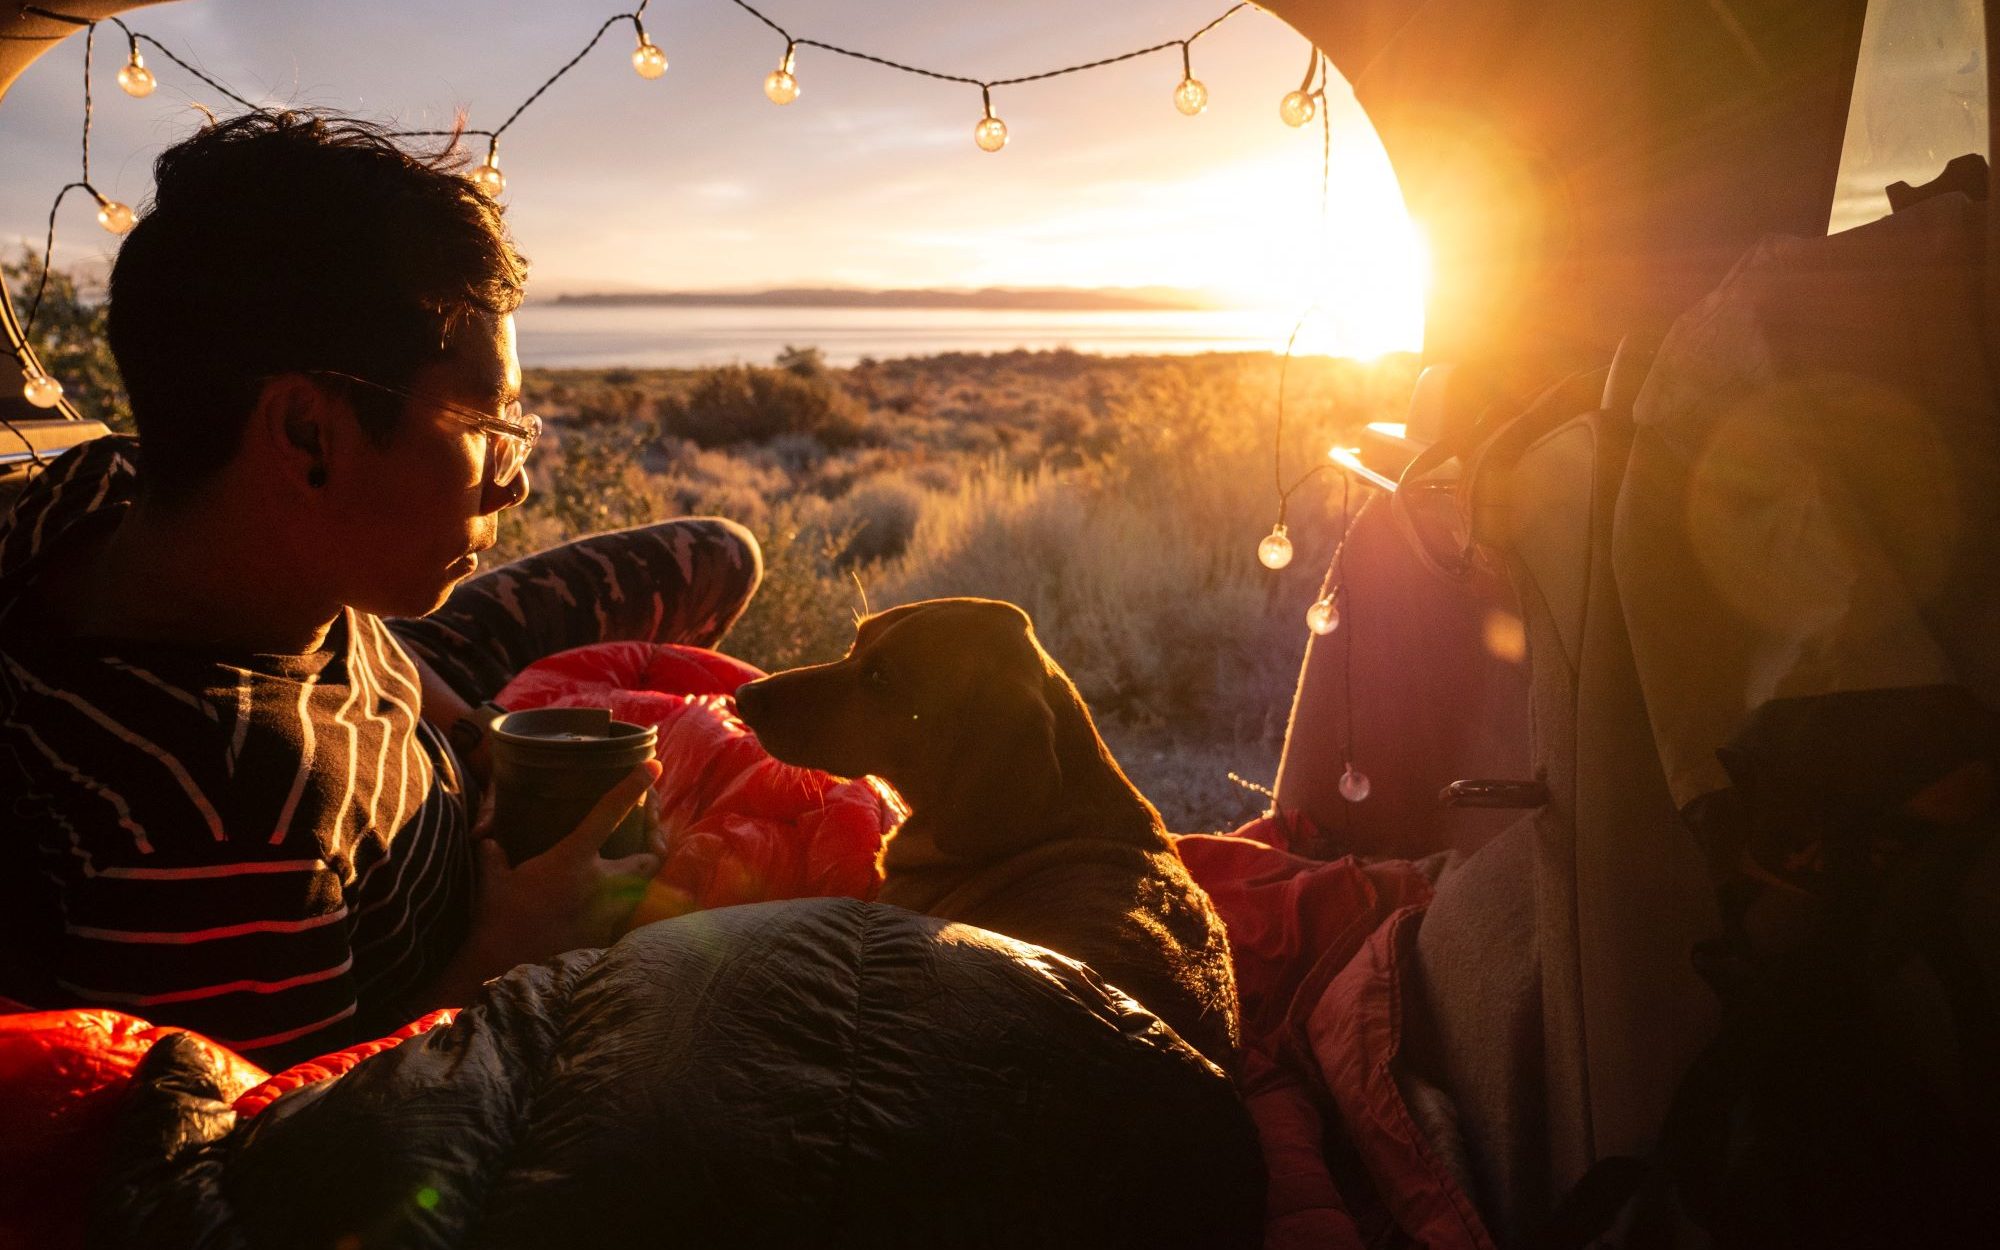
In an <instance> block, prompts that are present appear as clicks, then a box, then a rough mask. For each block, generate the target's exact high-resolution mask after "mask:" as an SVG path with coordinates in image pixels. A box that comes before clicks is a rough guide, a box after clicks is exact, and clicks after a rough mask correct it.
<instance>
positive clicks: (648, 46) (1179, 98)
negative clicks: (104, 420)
mask: <svg viewBox="0 0 2000 1250" xmlns="http://www.w3.org/2000/svg"><path fill="white" fill-rule="evenodd" d="M730 2H731V3H733V4H735V5H736V7H738V8H740V9H742V10H744V11H745V12H747V13H749V14H751V15H752V16H754V17H755V18H757V19H758V20H759V21H761V22H763V23H764V24H765V25H766V26H769V27H770V28H771V29H773V30H775V31H777V32H778V33H779V34H780V35H783V36H784V38H785V56H784V59H783V60H782V61H781V62H780V63H779V66H778V68H777V69H776V70H773V71H772V72H771V73H770V74H767V75H766V76H765V79H764V93H765V95H766V96H767V97H768V98H769V99H770V100H771V101H772V102H773V103H776V104H781V105H783V104H790V103H792V102H793V101H795V100H796V99H798V96H799V84H798V79H797V77H796V76H795V74H794V62H795V59H796V55H797V49H798V48H799V47H800V46H811V47H816V48H820V49H823V50H825V51H827V52H831V53H835V54H837V55H840V56H846V57H852V58H854V59H856V60H863V61H868V62H871V63H873V64H876V65H881V66H885V67H887V68H889V69H894V70H899V71H902V72H904V73H909V74H917V75H920V76H923V77H927V78H934V79H939V80H943V81H948V82H959V83H967V84H970V85H973V86H977V87H978V88H979V89H980V93H981V97H982V101H983V103H984V110H983V112H984V115H983V116H982V117H981V118H980V119H979V121H978V123H977V124H976V125H975V126H974V128H973V141H974V142H975V143H976V144H977V145H978V146H979V148H980V149H981V150H982V151H986V152H998V151H1000V150H1001V149H1002V148H1004V147H1005V146H1006V145H1007V139H1008V134H1007V124H1006V123H1005V122H1004V121H1002V120H1001V119H1000V118H999V117H998V116H997V115H996V114H995V113H994V112H993V99H992V88H994V87H996V86H1011V85H1015V84H1020V83H1028V82H1038V81H1040V80H1042V79H1045V78H1055V77H1060V76H1062V75H1066V74H1074V73H1080V72H1082V71H1084V70H1089V69H1096V68H1099V67H1101V66H1106V65H1114V64H1117V63H1119V62H1122V61H1128V60H1132V59H1133V58H1135V57H1141V56H1148V55H1151V54H1152V53H1155V52H1163V51H1165V50H1167V49H1169V48H1174V47H1178V48H1179V49H1180V50H1181V69H1182V77H1181V81H1180V83H1179V84H1178V85H1177V86H1176V87H1175V89H1174V107H1175V108H1177V109H1179V110H1180V111H1181V112H1182V113H1185V114H1187V115H1188V116H1195V115H1197V114H1199V113H1201V112H1202V111H1203V110H1205V109H1206V108H1207V107H1208V88H1207V87H1206V86H1204V85H1203V84H1202V83H1201V81H1200V80H1199V79H1197V78H1195V77H1194V74H1193V70H1192V67H1191V59H1190V53H1189V47H1190V45H1191V44H1193V42H1194V41H1195V40H1197V39H1199V38H1201V37H1202V36H1203V35H1206V34H1207V33H1208V32H1209V31H1211V30H1214V29H1215V28H1216V27H1217V26H1219V25H1221V24H1222V23H1223V22H1224V21H1226V20H1228V19H1229V18H1230V17H1233V16H1234V15H1235V14H1236V13H1237V12H1238V11H1239V10H1242V9H1254V8H1256V7H1257V6H1256V5H1254V4H1250V3H1247V0H1245V2H1239V3H1236V4H1232V5H1230V6H1229V7H1228V8H1227V9H1225V10H1224V11H1223V12H1222V13H1221V14H1219V15H1218V16H1217V17H1215V18H1214V19H1213V20H1212V21H1210V22H1209V23H1208V24H1207V25H1205V26H1203V27H1202V28H1201V29H1200V30H1197V31H1195V32H1194V33H1193V34H1191V35H1189V36H1187V37H1186V38H1185V39H1175V40H1170V41H1168V42H1165V43H1158V44H1153V45H1151V46H1149V47H1144V48H1139V49H1136V50H1134V51H1131V52H1125V53H1121V54H1119V55H1117V56H1110V57H1103V58H1100V59H1098V60H1095V61H1087V62H1084V63H1081V64H1077V65H1068V66H1064V67H1062V68H1060V69H1053V70H1047V71H1044V72H1042V73H1038V74H1026V75H1022V76H1020V77H1016V78H1001V79H993V80H990V81H986V80H980V79H976V78H968V77H965V76H963V75H957V74H942V73H938V72H936V71H933V70H928V69H922V68H919V67H917V66H914V65H905V64H902V63H900V62H897V61H892V60H889V59H887V58H885V57H879V56H874V55H871V54H869V53H866V52H857V51H854V50H852V49H849V48H842V47H839V46H836V45H834V44H830V43H825V42H822V41H820V40H816V39H800V38H794V37H793V36H792V35H791V34H790V33H789V32H787V31H786V30H785V29H784V28H783V27H781V26H779V25H778V24H777V23H776V22H774V21H772V20H771V19H770V18H769V17H767V16H765V15H764V14H763V13H761V12H759V11H758V10H757V9H756V8H755V7H754V6H752V5H751V4H750V3H748V0H730ZM650 3H651V0H639V4H638V5H637V7H635V8H634V9H633V11H632V12H630V13H617V14H613V15H612V16H611V17H609V18H607V19H605V21H604V22H603V24H602V25H600V26H599V27H598V29H597V33H596V34H595V35H593V36H592V37H591V39H590V42H588V43H586V44H585V45H584V46H583V49H582V51H580V52H578V53H577V54H576V55H575V56H573V57H571V58H570V59H569V60H568V61H567V62H566V63H564V64H563V65H562V66H561V67H560V68H559V69H557V70H556V71H555V73H553V74H551V75H550V76H549V77H548V78H547V79H546V80H544V81H543V82H542V84H541V85H540V86H538V87H537V88H536V89H535V90H534V92H533V93H531V94H530V95H529V96H528V97H527V99H525V100H523V101H522V102H521V103H520V104H519V105H518V106H516V108H515V109H514V111H513V112H512V113H510V114H509V115H508V116H507V118H506V120H505V121H503V122H501V123H500V125H499V126H497V127H495V128H493V129H491V130H474V129H470V128H460V129H455V130H451V131H430V130H406V131H393V132H390V133H391V134H392V135H393V136H395V137H399V138H419V137H433V136H435V137H449V138H452V139H454V140H456V139H458V138H461V137H463V136H468V135H483V136H485V137H486V138H487V140H488V143H487V149H486V159H485V161H484V162H483V163H481V164H480V165H478V166H475V167H474V168H473V169H472V170H471V171H469V172H468V173H467V175H466V177H467V179H468V180H469V181H471V182H472V183H473V185H475V186H477V187H478V188H479V189H480V191H481V192H482V193H483V194H485V195H487V196H488V197H490V198H495V199H497V198H498V197H499V196H500V195H501V194H503V193H504V192H505V191H506V189H507V176H506V175H505V174H504V173H502V172H501V170H500V155H499V143H500V135H501V134H502V133H503V132H505V131H506V130H507V128H508V127H510V126H512V125H513V124H514V122H515V121H516V120H517V119H518V118H519V117H520V116H521V114H522V113H523V112H525V111H526V110H527V109H528V108H529V107H530V106H531V105H533V104H534V103H535V102H536V101H537V100H539V99H541V97H542V95H543V94H544V93H545V92H547V91H548V89H549V88H550V87H552V86H554V85H555V83H556V82H557V80H559V79H561V78H562V77H563V76H564V75H565V74H568V73H569V72H570V71H571V70H572V69H574V68H575V67H576V66H577V64H578V63H580V62H581V61H582V60H583V58H584V57H585V56H587V55H588V54H589V53H590V51H591V49H593V48H595V47H596V46H597V44H598V42H599V41H600V40H602V39H603V37H604V35H605V33H606V32H607V31H609V30H610V29H611V27H613V26H615V25H617V24H618V23H620V22H625V21H629V22H631V23H632V28H633V32H634V34H635V36H636V38H637V44H636V46H635V47H634V49H633V52H632V68H633V70H634V71H635V72H636V73H638V74H639V76H640V77H642V78H647V79H656V78H659V77H661V76H662V75H664V74H665V73H666V69H667V56H666V53H665V52H664V51H662V50H661V49H660V47H659V46H658V45H657V44H655V43H654V42H653V41H652V40H651V39H650V38H649V37H648V36H647V34H646V29H645V26H644V24H643V22H642V21H641V18H642V16H643V14H644V13H645V11H646V8H647V6H648V5H649V4H650ZM22 11H23V12H24V13H28V14H33V15H35V16H39V17H44V18H49V19H52V20H54V21H59V22H63V23H67V24H68V25H70V26H76V27H82V28H84V31H85V38H84V74H83V78H84V121H83V176H82V178H81V179H80V180H78V181H77V182H73V183H70V184H68V185H66V186H65V187H64V188H63V189H62V191H60V192H58V194H57V196H56V200H55V204H54V205H53V206H52V207H51V208H50V210H49V232H48V240H47V243H46V245H45V246H44V248H43V253H42V274H41V284H40V287H38V289H37V291H36V294H35V299H34V302H33V304H31V305H30V308H29V314H28V320H27V323H26V325H25V326H23V325H21V324H19V323H17V322H15V321H14V319H13V316H12V310H11V309H8V310H7V313H8V315H7V316H6V317H5V318H4V319H0V320H4V323H5V324H4V329H5V331H6V338H7V340H8V342H7V346H8V347H9V348H10V349H11V350H12V351H13V352H14V353H15V355H16V356H17V357H19V358H20V359H21V361H22V364H23V372H24V378H25V381H24V383H23V393H24V394H25V395H26V397H27V398H28V400H29V401H30V402H31V403H34V404H35V405H36V406H38V407H53V406H55V405H56V404H58V403H59V402H61V399H62V393H63V392H62V384H61V383H60V382H58V381H57V380H56V379H55V378H53V377H51V376H49V375H48V374H47V373H45V372H43V371H42V370H41V369H40V368H39V367H37V366H36V365H34V364H32V363H31V362H32V361H33V355H32V352H31V351H30V349H29V347H28V335H29V332H30V331H31V330H32V329H33V326H34V322H35V314H36V312H37V311H38V310H39V308H40V305H41V297H42V292H43V291H44V290H46V288H47V285H48V274H49V264H50V261H51V259H52V257H53V256H54V253H55V218H56V212H57V210H58V209H60V208H61V206H62V201H63V198H64V196H66V195H67V194H68V193H69V192H70V191H72V190H75V189H77V188H79V187H80V188H82V189H84V190H86V191H89V192H90V194H91V195H92V196H93V197H94V198H96V200H97V203H98V211H97V220H98V224H99V225H101V226H102V227H104V229H106V230H108V231H110V232H111V233H113V234H119V235H123V234H125V233H126V232H128V231H130V230H131V229H132V228H133V227H134V226H135V225H136V224H137V221H138V217H137V214H136V213H134V212H133V210H132V209H131V207H130V206H129V205H126V204H122V203H120V202H118V201H116V200H113V199H110V198H109V197H107V196H105V195H103V194H101V193H100V192H99V191H98V190H97V189H96V188H95V187H94V186H92V185H91V181H90V122H91V101H90V78H91V73H90V65H91V49H92V46H93V43H94V40H95V37H96V33H97V21H96V20H94V19H92V18H87V17H79V16H76V15H74V14H68V13H59V12H54V11H52V10H49V9H45V8H41V7H39V6H36V5H32V4H30V5H23V6H22ZM106 20H108V21H110V22H111V23H112V24H113V25H115V26H116V27H118V29H119V30H121V31H123V32H124V34H125V37H126V40H127V42H128V45H129V53H128V55H127V58H126V62H125V64H124V65H123V66H122V67H120V69H119V71H118V86H119V88H120V89H121V90H123V91H124V92H125V93H126V94H127V95H130V96H132V97H134V98H136V99H143V98H145V97H147V96H149V95H151V94H153V92H154V91H156V90H157V89H158V87H159V80H158V79H157V78H156V77H155V76H154V74H153V71H152V70H150V69H148V68H147V66H146V61H145V57H144V56H142V55H141V54H140V51H139V44H140V42H141V41H142V40H143V41H144V42H146V43H147V44H149V45H151V47H152V48H153V50H154V51H156V52H158V53H159V54H160V55H162V56H164V57H166V58H167V59H168V60H169V61H172V62H173V63H174V64H175V65H177V66H179V67H180V68H181V69H183V70H185V71H187V73H188V74H190V75H191V76H193V77H194V78H197V79H199V80H200V81H201V82H203V83H206V84H207V85H208V86H209V87H211V88H213V89H214V90H215V91H217V92H218V93H220V94H221V95H223V96H225V97H226V98H228V99H229V100H231V101H232V102H234V103H235V104H237V105H240V106H241V107H243V108H244V109H247V110H251V111H255V110H257V109H258V108H259V107H260V106H259V105H258V104H257V103H256V102H255V101H252V100H249V99H246V98H244V97H243V96H241V95H239V94H237V93H236V92H234V91H232V90H230V89H229V88H228V87H227V86H226V85H224V84H223V83H220V82H218V81H217V80H216V79H214V78H212V77H210V76H209V75H208V74H206V73H204V72H203V71H202V70H200V69H198V68H196V67H195V66H193V65H191V64H189V63H188V62H187V61H186V60H184V59H182V58H181V57H180V56H179V55H177V54H176V53H175V52H174V51H173V49H171V48H168V47H167V46H166V45H164V44H162V43H160V41H159V40H157V39H154V38H152V37H151V36H150V35H144V34H139V33H136V32H134V31H133V30H132V28H131V27H129V26H127V25H126V24H125V23H124V22H123V21H121V20H120V19H118V18H116V17H112V18H109V19H106ZM1315 55H1316V56H1317V52H1315ZM1308 85H1310V76H1309V78H1308ZM1280 512H1281V514H1282V505H1281V508H1280ZM1259 557H1260V558H1262V559H1265V560H1266V563H1267V564H1269V563H1270V561H1271V560H1276V561H1277V562H1276V563H1275V564H1270V567H1273V568H1282V567H1284V565H1285V564H1287V563H1289V562H1290V559H1291V540H1290V539H1289V538H1287V537H1286V536H1285V533H1284V525H1283V523H1282V521H1281V522H1280V524H1279V525H1278V526H1277V527H1276V528H1275V529H1274V530H1273V531H1272V533H1271V534H1270V535H1269V536H1268V537H1267V538H1266V539H1265V540H1264V542H1263V543H1262V544H1259Z"/></svg>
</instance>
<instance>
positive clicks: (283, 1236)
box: [93, 899, 1263, 1250]
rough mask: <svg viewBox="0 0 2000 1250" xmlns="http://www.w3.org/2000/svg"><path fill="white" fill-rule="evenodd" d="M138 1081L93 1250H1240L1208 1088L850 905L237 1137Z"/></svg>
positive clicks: (501, 1008) (1244, 1191) (1231, 1172)
mask: <svg viewBox="0 0 2000 1250" xmlns="http://www.w3.org/2000/svg"><path fill="white" fill-rule="evenodd" d="M212 1062H213V1059H212V1056H209V1055H206V1054H204V1053H202V1052H201V1051H199V1050H198V1049H195V1048H190V1047H182V1046H178V1045H175V1044H173V1043H172V1041H171V1040H170V1041H169V1042H168V1043H166V1044H163V1045H161V1046H160V1047H159V1048H157V1049H156V1050H155V1051H154V1052H153V1054H152V1055H151V1056H149V1058H148V1060H147V1064H146V1066H145V1067H144V1068H143V1069H142V1073H141V1075H142V1079H141V1081H140V1083H139V1084H138V1086H137V1088H136V1089H135V1090H134V1096H133V1098H132V1100H131V1102H130V1104H129V1105H128V1107H127V1109H126V1112H125V1114H124V1116H123V1117H122V1119H121V1121H120V1128H119V1133H118V1140H117V1141H116V1142H115V1149H114V1152H113V1158H114V1159H115V1160H118V1161H119V1163H120V1166H119V1167H118V1169H117V1170H116V1171H115V1172H114V1174H113V1175H112V1176H111V1177H110V1184H109V1186H108V1188H107V1190H106V1191H105V1192H106V1194H107V1195H108V1197H107V1199H106V1200H105V1201H104V1202H102V1203H101V1204H100V1207H99V1210H98V1212H97V1213H96V1215H95V1216H94V1219H95V1221H96V1227H95V1229H94V1230H93V1231H94V1232H95V1234H96V1235H97V1237H98V1238H99V1239H100V1240H102V1241H103V1242H105V1243H107V1244H116V1245H126V1246H133V1247H152V1246H159V1247H168V1246H172V1247H176V1248H177V1250H178V1248H182V1247H188V1246H218V1247H219V1246H231V1247H244V1248H245V1250H249V1248H253V1247H264V1246H270V1247H294V1246H308V1245H313V1246H332V1245H341V1244H364V1245H394V1246H415V1247H459V1246H481V1247H512V1246H522V1247H527V1246H536V1247H541V1246H556V1245H578V1246H636V1245H658V1244H674V1245H688V1246H799V1245H814V1246H822V1247H834V1248H838V1247H857V1248H859V1247H870V1248H872V1247H879V1246H912V1247H916V1246H923V1247H930V1246H940V1245H949V1246H957V1247H984V1246H992V1247H1017V1246H1038V1247H1070V1246H1074V1247H1078V1248H1079V1250H1081V1248H1082V1247H1093V1248H1096V1247H1124V1246H1130V1247H1135V1248H1136V1247H1189V1248H1190V1250H1193V1248H1195V1247H1201V1248H1203V1250H1211V1248H1219V1250H1226V1248H1228V1247H1245V1248H1247V1247H1251V1246H1255V1245H1258V1244H1259V1242H1260V1240H1261V1235H1262V1222H1261V1215H1262V1205H1263V1178H1262V1173H1261V1169H1260V1167H1259V1165H1258V1151H1257V1144H1256V1138H1255V1134H1254V1131H1253V1130H1252V1128H1251V1126H1250V1123H1249V1120H1248V1117H1247V1116H1246V1115H1245V1113H1244V1110H1243V1107H1242V1105H1241V1104H1240V1103H1239V1102H1238V1101H1237V1099H1236V1096H1235V1093H1234V1091H1233V1090H1232V1089H1231V1087H1230V1084H1229V1081H1228V1079H1227V1078H1226V1077H1224V1076H1223V1075H1222V1073H1221V1072H1219V1071H1218V1070H1217V1069H1216V1068H1214V1067H1213V1066H1212V1065H1211V1064H1209V1063H1208V1062H1207V1061H1206V1060H1204V1059H1203V1058H1202V1057H1201V1056H1200V1055H1199V1054H1198V1053H1196V1052H1195V1051H1194V1050H1193V1049H1192V1048H1191V1047H1189V1046H1188V1045H1187V1044H1186V1043H1185V1042H1183V1041H1181V1040H1180V1038H1179V1037H1178V1036H1176V1035H1175V1034H1174V1033H1173V1032H1172V1030H1170V1029H1168V1028H1167V1027H1166V1025H1164V1024H1162V1023H1161V1022H1160V1021H1159V1020H1158V1019H1157V1018H1156V1017H1154V1016H1153V1015H1152V1014H1151V1013H1149V1012H1147V1011H1146V1010H1145V1009H1144V1008H1142V1007H1140V1006H1139V1005H1138V1004H1137V1003H1136V1002H1134V1001H1133V1000H1131V999H1130V998H1127V997H1125V996H1124V995H1123V994H1120V993H1119V992H1117V991H1116V990H1114V989H1111V988H1109V987H1107V986H1105V985H1104V984H1103V983H1102V982H1100V981H1099V980H1098V979H1097V978H1096V976H1095V975H1094V974H1092V973H1091V972H1090V971H1089V970H1088V969H1087V968H1085V967H1083V966H1082V965H1081V964H1077V963H1075V962H1074V961H1071V960H1067V959H1064V958H1062V957H1061V956H1058V955H1053V954H1050V953H1049V952H1047V951H1043V950H1041V949H1039V948H1036V947H1031V946H1027V945H1025V944H1022V943H1019V942H1014V941H1012V940H1010V939H1007V938H1003V937H1000V936H998V935H996V934H990V933H986V932H984V931H982V930H977V929H971V928H968V927H966V926H962V925H951V924H947V923H945V922H943V921H938V920H933V919H931V918H929V917H923V916H917V915H915V914H913V913H910V912H906V911H902V910H900V909H897V908H892V907H885V906H882V905H879V904H869V903H861V902H857V901H854V900H850V899H813V900H799V901H791V902H779V903H767V904H760V905H755V906H748V907H732V908H724V909H720V910H716V911H709V912H702V913H699V914H696V915H689V916H683V917H680V918H678V919H675V920H669V921H665V922H662V923H659V924H654V925H649V926H647V927H646V928H644V929H640V930H637V931H635V932H633V933H631V934H628V935H627V936H626V937H625V938H624V939H622V940H621V941H620V942H618V943H617V944H616V945H615V946H613V947H611V948H609V949H607V950H585V951H575V952H571V953H570V954H568V955H564V956H562V957H560V958H558V959H555V960H551V961H549V962H548V963H545V964H540V965H524V966H522V967H520V968H516V969H515V970H514V971H513V972H511V973H509V974H508V975H507V976H506V977H503V978H501V979H500V980H498V981H495V982H492V983H491V984H489V985H488V986H487V987H486V989H485V990H484V991H483V992H482V993H481V994H480V995H479V996H478V998H476V999H475V1000H474V1001H473V1002H472V1003H470V1004H468V1005H467V1006H466V1008H465V1010H464V1011H462V1012H460V1013H459V1015H458V1016H457V1018H456V1019H454V1020H453V1021H452V1022H451V1023H449V1024H441V1025H439V1026H437V1027H435V1028H432V1029H431V1030H429V1031H428V1032H426V1033H424V1034H422V1035H421V1036H419V1037H416V1038H413V1039H411V1040H409V1041H405V1042H403V1043H402V1044H401V1045H399V1046H396V1047H395V1048H394V1049H392V1050H388V1051H385V1052H383V1053H380V1054H377V1055H375V1056H373V1057H371V1058H369V1059H366V1060H364V1061H363V1062H361V1063H359V1064H357V1065H355V1066H354V1067H353V1068H352V1069H351V1070H349V1071H348V1072H347V1073H346V1074H345V1075H343V1076H341V1077H340V1078H339V1079H337V1080H323V1081H318V1082H315V1083H312V1084H309V1085H305V1086H303V1087H301V1088H299V1089H296V1090H293V1091H292V1092H290V1093H288V1094H285V1095H284V1096H282V1097H280V1098H279V1099H278V1100H277V1101H275V1102H273V1103H272V1104H270V1105H269V1106H268V1107H267V1108H265V1109H264V1111H263V1112H262V1113H261V1114H259V1115H258V1116H257V1117H256V1118H255V1119H246V1118H245V1117H243V1116H241V1115H239V1114H236V1113H235V1112H233V1111H231V1110H230V1108H229V1107H228V1106H227V1104H226V1102H225V1101H224V1100H223V1099H222V1097H221V1095H220V1093H219V1091H218V1090H217V1089H216V1082H215V1079H214V1074H213V1072H212Z"/></svg>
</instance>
